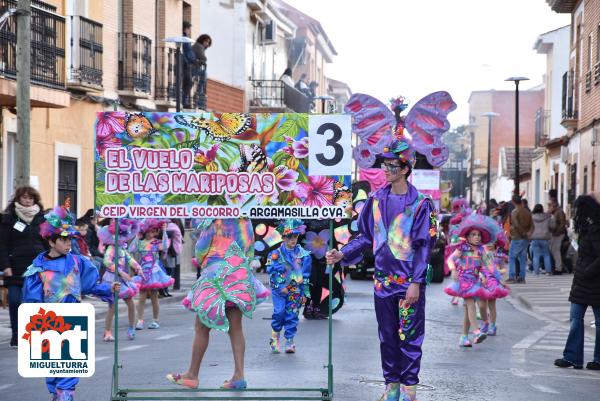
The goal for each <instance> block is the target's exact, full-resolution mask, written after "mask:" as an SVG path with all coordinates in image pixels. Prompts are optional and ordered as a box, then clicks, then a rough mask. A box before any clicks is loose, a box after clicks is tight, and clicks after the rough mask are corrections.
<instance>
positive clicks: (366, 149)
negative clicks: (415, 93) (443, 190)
mask: <svg viewBox="0 0 600 401" xmlns="http://www.w3.org/2000/svg"><path fill="white" fill-rule="evenodd" d="M407 106H408V105H407V104H406V103H405V99H404V98H402V97H399V98H396V99H393V100H392V104H391V109H390V108H388V107H387V106H386V105H384V104H383V103H382V102H380V101H379V100H377V99H375V98H374V97H372V96H369V95H365V94H362V93H356V94H354V95H352V96H351V97H350V99H349V100H348V103H346V106H345V107H344V111H345V112H346V113H350V114H351V115H352V117H353V122H352V131H353V132H354V133H355V134H357V135H358V136H359V138H361V143H360V144H359V145H358V146H357V147H356V148H355V149H354V159H355V160H356V162H357V164H358V165H359V166H360V167H363V168H369V167H372V166H373V164H374V163H375V157H376V155H377V154H379V153H382V152H383V148H384V147H385V146H387V145H389V143H390V142H391V141H392V139H393V138H394V137H397V138H400V137H402V136H406V137H407V138H408V139H412V146H413V148H414V150H415V151H417V152H418V153H420V154H422V155H424V156H425V157H426V158H427V161H428V162H429V164H431V165H432V166H433V167H439V166H441V165H443V164H444V163H445V162H446V160H448V153H449V151H448V147H447V146H446V144H444V142H443V141H442V134H443V133H444V132H446V131H448V129H449V128H450V122H449V121H448V114H450V113H451V112H452V111H453V110H455V109H456V103H454V101H453V100H452V97H451V96H450V94H449V93H448V92H444V91H441V92H434V93H431V94H429V95H427V96H425V97H424V98H423V99H421V100H419V101H418V102H417V103H416V104H415V105H414V106H413V107H412V109H411V110H410V111H409V112H408V114H407V115H406V116H400V114H401V113H402V112H403V111H404V110H406V108H407ZM405 130H406V131H408V134H409V135H406V132H404V131H405Z"/></svg>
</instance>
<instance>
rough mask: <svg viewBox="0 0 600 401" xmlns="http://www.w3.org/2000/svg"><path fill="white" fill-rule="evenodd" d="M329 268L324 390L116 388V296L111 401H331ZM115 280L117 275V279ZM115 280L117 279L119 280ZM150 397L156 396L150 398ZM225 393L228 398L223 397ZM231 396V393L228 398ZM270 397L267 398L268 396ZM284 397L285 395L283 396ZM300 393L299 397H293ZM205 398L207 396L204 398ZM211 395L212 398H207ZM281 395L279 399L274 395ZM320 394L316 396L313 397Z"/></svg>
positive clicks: (331, 325)
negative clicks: (255, 394)
mask: <svg viewBox="0 0 600 401" xmlns="http://www.w3.org/2000/svg"><path fill="white" fill-rule="evenodd" d="M115 225H116V227H118V226H119V219H115ZM114 246H115V266H117V269H118V266H119V230H118V229H117V230H115V245H114ZM332 248H333V220H331V221H330V222H329V249H332ZM333 268H334V266H333V265H327V269H328V270H329V274H328V276H329V295H328V298H329V308H328V309H329V310H328V317H327V321H328V337H329V338H328V353H327V365H325V366H323V368H326V369H327V388H303V387H291V388H286V387H282V388H248V389H245V390H233V389H222V388H198V389H186V388H182V387H177V388H165V389H163V388H128V387H119V369H123V365H122V364H120V363H119V294H118V293H115V294H114V307H115V311H114V312H115V313H114V315H115V316H114V326H115V331H114V333H115V347H114V355H113V368H112V383H111V398H110V399H111V401H129V400H321V401H331V400H332V399H333V360H332V358H333V320H332V315H333V313H332V303H333V270H334V269H333ZM117 276H118V275H117ZM119 280H121V278H120V277H119ZM152 393H158V394H159V395H157V394H154V395H152ZM168 393H177V394H181V395H167V394H168ZM224 393H227V394H228V395H225V394H224ZM231 393H235V395H232V394H231ZM246 393H262V394H265V395H257V396H249V395H245V394H246ZM269 393H271V394H269ZM286 393H287V394H286ZM294 393H301V394H302V395H293V394H294ZM311 393H312V394H311ZM144 394H147V395H144ZM204 394H208V395H204ZM210 394H212V395H210ZM278 394H281V395H278ZM317 394H320V395H317Z"/></svg>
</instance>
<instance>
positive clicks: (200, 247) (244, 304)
mask: <svg viewBox="0 0 600 401" xmlns="http://www.w3.org/2000/svg"><path fill="white" fill-rule="evenodd" d="M197 231H198V232H199V234H198V240H197V242H196V249H195V253H196V261H197V263H198V265H199V266H200V268H201V269H202V270H201V275H200V278H199V279H198V281H196V283H195V284H194V285H193V286H192V290H191V291H190V292H189V293H188V295H187V297H186V298H185V299H184V300H183V302H182V303H183V305H184V306H185V307H186V308H188V309H190V310H192V311H193V312H196V324H195V335H194V341H193V344H192V359H191V361H190V366H189V368H188V370H187V372H185V373H183V374H178V373H170V374H168V375H167V380H169V381H170V382H171V383H174V384H178V385H181V386H184V387H188V388H197V387H198V373H199V371H200V365H201V363H202V359H203V357H204V353H205V352H206V349H207V348H208V338H209V335H210V330H211V329H217V330H223V331H227V332H228V333H229V339H230V340H231V348H232V351H233V359H234V364H235V366H234V372H233V376H232V377H231V379H229V380H226V381H225V382H224V383H223V386H222V388H232V389H245V388H246V386H247V382H246V379H245V378H244V349H245V340H244V333H243V329H242V316H246V317H249V318H251V317H252V313H253V312H254V309H255V307H256V304H257V303H260V302H263V301H264V300H266V299H267V298H268V296H269V290H267V289H266V288H265V286H264V285H263V284H262V283H261V282H260V281H258V279H257V278H256V277H255V276H254V274H253V273H252V270H251V269H250V267H249V263H250V260H252V259H253V257H254V230H253V228H252V223H251V222H250V220H248V219H239V220H237V219H215V220H211V219H206V220H205V221H203V222H202V223H200V224H199V225H198V227H197Z"/></svg>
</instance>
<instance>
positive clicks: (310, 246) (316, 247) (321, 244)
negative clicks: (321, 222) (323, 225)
mask: <svg viewBox="0 0 600 401" xmlns="http://www.w3.org/2000/svg"><path fill="white" fill-rule="evenodd" d="M328 240H329V230H327V229H325V230H321V231H320V232H319V233H318V234H317V233H315V232H314V231H308V232H307V233H306V237H305V239H304V245H305V248H306V249H307V250H308V251H310V252H312V254H313V255H315V258H317V259H321V258H323V257H324V256H325V253H326V252H327V241H328Z"/></svg>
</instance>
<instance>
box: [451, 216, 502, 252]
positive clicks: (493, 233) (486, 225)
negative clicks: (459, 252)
mask: <svg viewBox="0 0 600 401" xmlns="http://www.w3.org/2000/svg"><path fill="white" fill-rule="evenodd" d="M472 230H477V231H479V232H480V233H481V243H482V244H483V245H485V244H489V243H491V242H496V238H498V233H499V232H500V226H499V225H498V223H496V221H495V220H494V219H492V218H491V217H488V216H483V215H481V214H474V215H470V216H468V217H466V218H464V219H463V221H462V222H461V223H460V226H459V227H458V235H459V236H461V237H463V238H466V237H467V236H468V235H469V233H470V232H471V231H472Z"/></svg>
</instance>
